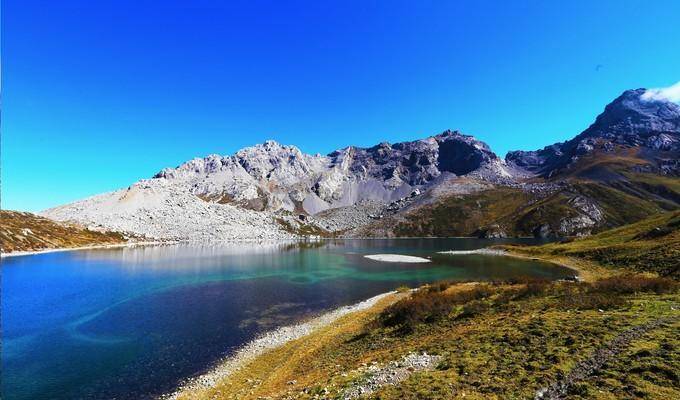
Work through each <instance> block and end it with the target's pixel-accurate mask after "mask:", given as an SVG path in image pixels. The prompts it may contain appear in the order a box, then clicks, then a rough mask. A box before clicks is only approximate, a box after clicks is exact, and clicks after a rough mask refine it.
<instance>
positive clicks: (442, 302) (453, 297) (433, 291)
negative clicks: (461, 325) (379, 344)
mask: <svg viewBox="0 0 680 400" xmlns="http://www.w3.org/2000/svg"><path fill="white" fill-rule="evenodd" d="M448 287H449V285H448V284H437V285H432V286H430V287H428V288H427V289H425V290H419V291H417V292H415V293H413V294H412V295H411V297H409V298H407V299H403V300H400V301H398V302H396V303H394V304H392V305H391V306H389V307H387V308H386V309H385V310H384V311H383V312H382V313H380V315H379V316H378V318H377V320H376V323H377V324H378V325H379V326H382V327H389V328H399V330H400V331H401V332H403V333H407V332H411V331H412V330H413V328H415V326H416V325H417V324H420V323H432V322H436V321H438V320H439V319H441V318H443V317H446V316H447V315H449V313H451V311H452V310H453V308H454V306H457V305H464V304H467V303H470V302H472V301H475V300H480V299H483V298H486V297H489V296H491V295H492V294H494V293H495V290H494V288H493V287H491V286H489V285H475V286H474V287H472V288H471V289H470V290H460V291H456V292H453V293H446V291H445V290H446V289H447V288H448ZM474 307H476V306H473V308H471V309H470V310H469V311H470V315H472V313H474Z"/></svg>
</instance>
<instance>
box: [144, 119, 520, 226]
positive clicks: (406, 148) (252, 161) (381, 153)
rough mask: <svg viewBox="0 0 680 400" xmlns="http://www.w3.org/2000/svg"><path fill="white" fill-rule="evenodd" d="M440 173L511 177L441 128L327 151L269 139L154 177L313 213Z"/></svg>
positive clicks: (393, 195) (247, 203)
mask: <svg viewBox="0 0 680 400" xmlns="http://www.w3.org/2000/svg"><path fill="white" fill-rule="evenodd" d="M443 172H448V173H452V174H455V175H466V174H470V173H475V172H476V173H477V176H476V177H477V178H481V179H488V180H494V179H508V178H510V177H511V174H510V173H509V172H508V171H506V170H505V164H504V162H503V161H502V160H500V159H499V158H498V157H497V156H496V155H495V154H494V153H493V152H492V151H491V150H490V149H489V147H488V146H487V145H486V144H485V143H483V142H480V141H478V140H476V139H475V138H473V137H472V136H467V135H462V134H460V133H458V132H452V131H445V132H443V133H442V134H440V135H437V136H432V137H429V138H426V139H422V140H416V141H412V142H402V143H395V144H389V143H386V142H383V143H380V144H378V145H376V146H373V147H369V148H360V147H347V148H344V149H341V150H337V151H334V152H332V153H330V154H329V155H327V156H321V155H308V154H304V153H302V152H301V151H300V150H299V149H298V148H297V147H295V146H284V145H280V144H278V143H276V142H274V141H267V142H265V143H263V144H259V145H256V146H253V147H248V148H245V149H243V150H240V151H238V152H237V153H236V154H234V155H233V156H219V155H211V156H208V157H205V158H203V159H194V160H191V161H189V162H187V163H184V164H182V165H180V166H179V167H177V168H166V169H164V170H162V171H160V172H159V173H157V174H156V175H155V176H154V179H157V180H166V181H168V182H170V183H171V184H174V185H179V186H182V187H185V188H187V190H188V191H190V192H191V193H193V194H195V195H197V196H200V197H201V198H203V199H205V200H208V201H213V202H215V201H216V202H222V203H235V204H236V205H238V206H241V207H244V208H250V209H255V210H257V211H263V210H267V211H277V210H288V211H296V212H306V213H308V214H316V213H318V212H320V211H323V210H326V209H331V208H339V207H347V206H351V205H353V204H356V203H358V202H361V201H381V202H385V203H389V202H392V201H395V200H398V199H400V198H403V197H404V196H407V195H409V194H410V193H411V192H412V190H413V189H414V188H421V187H426V186H427V185H428V184H430V183H431V182H432V181H433V180H435V179H436V178H437V177H438V176H440V175H441V174H442V173H443Z"/></svg>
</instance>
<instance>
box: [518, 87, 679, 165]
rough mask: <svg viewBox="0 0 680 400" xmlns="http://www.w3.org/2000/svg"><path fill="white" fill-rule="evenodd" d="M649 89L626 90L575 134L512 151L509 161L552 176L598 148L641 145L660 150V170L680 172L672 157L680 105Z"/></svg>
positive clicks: (675, 149)
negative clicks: (539, 146)
mask: <svg viewBox="0 0 680 400" xmlns="http://www.w3.org/2000/svg"><path fill="white" fill-rule="evenodd" d="M646 93H647V90H646V89H636V90H627V91H625V92H624V93H623V94H622V95H621V96H619V97H618V98H616V99H615V100H614V101H613V102H612V103H610V104H609V105H607V107H605V109H604V111H603V112H602V113H601V114H600V115H599V116H598V117H597V119H596V120H595V122H594V123H593V124H592V125H590V127H588V129H586V130H585V131H583V132H581V133H580V134H579V135H578V136H576V137H575V138H573V139H571V140H568V141H566V142H564V143H555V144H553V145H550V146H547V147H544V148H543V149H540V150H536V151H513V152H510V153H508V154H507V156H506V161H507V162H508V163H509V164H513V165H516V166H519V167H521V168H524V169H527V170H529V171H531V172H534V173H537V174H540V175H542V176H546V177H550V176H553V175H555V174H558V173H560V172H562V171H564V170H565V169H567V168H569V166H571V165H573V164H575V163H577V162H578V160H579V159H580V158H582V157H583V156H585V155H588V154H591V153H593V152H595V151H598V150H600V151H602V152H608V153H612V152H614V151H615V150H616V149H617V147H618V148H621V147H626V148H630V147H638V148H643V149H646V150H651V152H648V154H652V153H653V152H658V154H655V156H657V157H660V158H661V159H660V160H658V161H660V172H662V173H664V174H678V173H680V165H678V163H677V162H673V161H677V159H678V157H677V156H678V153H679V152H680V105H678V104H675V103H673V102H670V101H666V100H663V99H659V98H653V97H648V96H646ZM664 152H668V154H664ZM664 156H665V157H664ZM664 158H665V159H667V160H664ZM673 158H674V160H673ZM664 161H670V162H664Z"/></svg>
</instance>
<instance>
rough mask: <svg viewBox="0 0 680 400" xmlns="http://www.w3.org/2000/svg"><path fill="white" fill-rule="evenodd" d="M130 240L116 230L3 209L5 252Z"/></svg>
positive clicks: (0, 235)
mask: <svg viewBox="0 0 680 400" xmlns="http://www.w3.org/2000/svg"><path fill="white" fill-rule="evenodd" d="M124 242H126V238H125V237H123V235H121V234H119V233H115V232H95V231H91V230H88V229H84V228H81V227H77V226H73V225H67V224H62V223H59V222H56V221H52V220H50V219H47V218H43V217H39V216H37V215H35V214H31V213H25V212H18V211H0V248H1V249H2V252H3V253H9V252H13V251H32V250H41V249H52V248H62V247H80V246H91V245H101V244H117V243H124Z"/></svg>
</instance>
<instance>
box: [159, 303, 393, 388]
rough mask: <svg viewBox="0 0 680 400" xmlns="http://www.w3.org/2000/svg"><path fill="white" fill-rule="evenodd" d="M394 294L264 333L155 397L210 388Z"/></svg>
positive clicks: (334, 310) (344, 307) (343, 307)
mask: <svg viewBox="0 0 680 400" xmlns="http://www.w3.org/2000/svg"><path fill="white" fill-rule="evenodd" d="M395 294H397V292H396V291H390V292H386V293H381V294H378V295H376V296H373V297H370V298H368V299H366V300H362V301H360V302H358V303H354V304H351V305H348V306H341V307H337V308H334V309H332V310H330V311H327V312H325V313H322V314H321V315H318V316H316V317H311V318H310V319H308V320H307V321H304V322H300V323H298V324H294V325H287V326H282V327H280V328H277V329H274V330H272V331H269V332H266V333H264V334H262V335H261V336H259V337H258V338H256V339H253V340H251V341H250V342H248V343H245V344H244V345H242V346H240V347H239V348H238V349H237V350H236V351H235V352H234V353H233V354H232V355H230V356H227V357H225V358H224V359H222V360H220V361H218V362H217V363H215V365H214V366H212V367H208V368H207V369H206V372H203V373H200V374H198V375H197V376H194V377H191V378H188V379H186V380H185V381H184V382H183V383H180V384H179V385H178V387H177V389H175V390H174V391H173V392H171V393H167V394H164V395H161V396H159V397H158V399H159V400H178V399H182V398H183V396H184V395H186V394H188V393H192V392H196V391H200V390H207V389H210V388H213V387H215V386H216V384H217V383H218V382H219V381H220V380H222V379H225V378H227V377H229V376H230V375H232V374H233V373H234V372H236V371H238V370H240V369H241V368H242V367H244V366H246V365H247V364H248V363H250V362H252V361H254V360H255V359H257V358H258V357H259V356H261V355H263V354H264V353H266V352H268V351H270V350H274V349H276V348H279V347H281V346H283V345H285V344H287V343H289V342H292V341H294V340H297V339H301V338H304V337H306V336H309V335H311V334H313V333H315V332H316V331H318V330H319V329H322V328H325V327H328V326H330V325H332V324H333V323H335V322H336V321H338V320H339V319H340V318H342V317H344V316H346V315H350V314H354V313H356V312H358V311H362V310H367V309H370V308H371V307H373V306H374V305H376V304H377V303H378V302H380V301H381V300H384V299H387V298H388V297H390V296H393V295H395Z"/></svg>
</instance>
